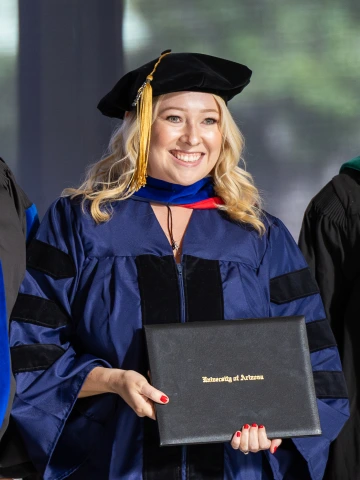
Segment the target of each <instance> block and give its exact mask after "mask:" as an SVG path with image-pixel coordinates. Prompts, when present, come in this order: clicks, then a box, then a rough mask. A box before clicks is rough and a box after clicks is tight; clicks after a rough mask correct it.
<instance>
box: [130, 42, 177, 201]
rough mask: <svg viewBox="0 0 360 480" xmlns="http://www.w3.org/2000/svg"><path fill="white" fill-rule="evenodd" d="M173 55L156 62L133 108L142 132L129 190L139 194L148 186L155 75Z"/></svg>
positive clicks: (167, 53)
mask: <svg viewBox="0 0 360 480" xmlns="http://www.w3.org/2000/svg"><path fill="white" fill-rule="evenodd" d="M170 53H171V50H165V52H163V53H162V54H161V55H160V57H159V59H158V61H157V62H156V64H155V66H154V68H153V70H152V72H151V73H150V74H149V75H148V76H147V77H146V80H145V82H144V83H143V84H142V85H141V87H140V88H139V90H138V92H137V95H136V98H135V100H134V103H133V106H135V105H136V110H137V122H138V128H139V132H140V139H139V155H138V159H137V162H136V166H135V171H134V173H133V176H132V178H131V180H130V183H129V188H130V189H131V190H132V189H133V190H134V191H135V192H137V191H138V190H139V189H140V188H141V187H143V186H144V185H146V176H147V175H146V171H147V165H148V157H149V149H150V137H151V126H152V86H151V82H152V80H153V75H154V73H155V70H156V69H157V66H158V65H159V63H160V62H161V60H162V59H163V58H164V57H165V56H166V55H169V54H170Z"/></svg>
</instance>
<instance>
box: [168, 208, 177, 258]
mask: <svg viewBox="0 0 360 480" xmlns="http://www.w3.org/2000/svg"><path fill="white" fill-rule="evenodd" d="M166 206H167V209H168V217H167V227H168V232H169V237H170V245H171V248H172V249H173V250H179V245H178V244H177V243H176V242H175V240H174V237H173V219H172V212H171V208H170V206H169V205H166Z"/></svg>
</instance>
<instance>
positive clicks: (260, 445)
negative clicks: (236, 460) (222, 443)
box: [231, 423, 282, 454]
mask: <svg viewBox="0 0 360 480" xmlns="http://www.w3.org/2000/svg"><path fill="white" fill-rule="evenodd" d="M281 442H282V440H281V439H280V438H276V439H274V440H270V439H269V438H268V437H267V435H266V430H265V427H264V425H259V426H258V425H256V423H253V424H252V425H251V426H250V425H248V424H246V425H244V426H243V427H242V429H241V430H238V431H237V432H235V433H234V436H233V437H232V440H231V446H232V447H233V448H234V449H235V450H240V452H243V453H245V454H247V453H249V452H252V453H256V452H259V451H260V450H269V449H270V452H271V453H275V452H276V450H277V448H278V447H279V445H280V444H281Z"/></svg>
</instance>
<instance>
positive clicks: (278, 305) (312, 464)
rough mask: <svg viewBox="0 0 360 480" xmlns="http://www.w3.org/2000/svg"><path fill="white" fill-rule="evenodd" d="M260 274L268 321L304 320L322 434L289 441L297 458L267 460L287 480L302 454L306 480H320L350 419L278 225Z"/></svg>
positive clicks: (300, 272) (312, 294) (318, 307)
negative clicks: (301, 317) (280, 318)
mask: <svg viewBox="0 0 360 480" xmlns="http://www.w3.org/2000/svg"><path fill="white" fill-rule="evenodd" d="M260 271H261V272H262V273H263V274H264V277H265V278H267V279H268V281H269V295H270V307H269V314H270V316H286V315H304V316H305V319H306V322H307V328H308V338H309V346H310V352H311V363H312V367H313V372H314V380H315V388H316V394H317V398H318V409H319V416H320V422H321V428H322V435H321V436H320V437H309V438H294V439H293V440H292V443H293V446H295V447H296V450H297V452H298V453H296V451H295V450H294V448H291V445H288V449H287V450H285V449H284V450H283V449H282V447H280V448H279V450H278V452H277V454H276V455H275V456H271V457H270V456H269V457H268V458H269V461H270V464H271V467H272V469H273V471H274V473H275V472H277V473H278V474H279V473H281V474H282V475H284V476H285V475H286V474H287V473H288V469H289V468H292V467H291V463H294V462H295V463H296V462H298V461H300V459H299V457H298V455H299V454H301V456H302V458H303V459H304V460H305V461H306V463H307V468H308V471H309V475H310V478H311V479H312V480H318V479H319V480H320V479H321V478H322V476H323V473H324V469H325V465H326V461H327V456H328V449H329V445H330V442H331V441H332V440H333V439H334V438H336V436H337V435H338V434H339V432H340V430H341V428H342V427H343V425H344V423H345V421H346V420H347V418H348V416H349V411H348V400H347V398H346V397H347V392H346V387H345V382H344V378H343V375H342V372H341V364H340V359H339V355H338V351H337V348H336V343H335V340H334V337H333V335H332V332H331V329H330V327H329V323H328V321H327V320H326V317H325V312H324V309H323V305H322V302H321V298H320V295H319V293H318V289H317V285H316V283H315V282H314V280H312V277H311V274H310V272H309V269H308V266H307V264H306V262H305V260H304V258H303V256H302V254H301V252H300V251H299V249H298V247H297V245H296V243H295V242H294V240H293V238H292V237H291V235H290V234H289V232H288V231H287V230H286V228H285V227H284V225H283V224H282V223H281V222H280V221H279V220H275V222H274V224H273V225H271V227H270V228H269V231H268V247H267V250H266V253H265V255H264V258H263V260H262V264H261V267H260ZM282 450H283V451H282Z"/></svg>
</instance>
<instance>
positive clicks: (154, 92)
mask: <svg viewBox="0 0 360 480" xmlns="http://www.w3.org/2000/svg"><path fill="white" fill-rule="evenodd" d="M251 73H252V72H251V70H250V69H249V68H248V67H246V66H245V65H241V64H240V63H236V62H232V61H230V60H225V59H223V58H218V57H213V56H211V55H205V54H202V53H171V50H165V51H164V52H163V53H162V54H161V55H160V57H159V58H157V59H155V60H152V61H151V62H149V63H146V64H145V65H143V66H141V67H139V68H137V69H135V70H132V71H131V72H128V73H127V74H126V75H124V76H123V77H122V78H121V79H120V80H119V81H118V82H117V84H116V85H115V86H114V88H113V89H112V90H111V91H110V92H109V93H108V94H106V95H105V96H104V97H103V98H102V99H101V100H100V102H99V104H98V109H99V110H100V111H101V113H103V114H104V115H106V116H108V117H115V118H120V119H122V118H124V115H125V112H127V111H131V110H134V109H135V108H136V109H137V118H138V122H139V126H140V144H139V158H138V162H137V166H136V170H135V173H134V175H133V178H132V180H131V182H130V186H132V187H133V189H134V190H135V191H136V190H138V189H139V188H141V187H142V186H144V185H145V184H146V170H147V159H148V154H149V148H150V135H151V124H152V98H153V97H156V96H158V95H164V94H166V93H173V92H186V91H191V92H205V93H212V94H215V95H218V96H219V97H221V98H223V99H224V100H225V102H228V101H229V100H231V99H232V98H233V97H234V96H235V95H237V94H238V93H240V92H241V91H242V90H243V89H244V88H245V87H246V85H248V83H249V82H250V77H251Z"/></svg>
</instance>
